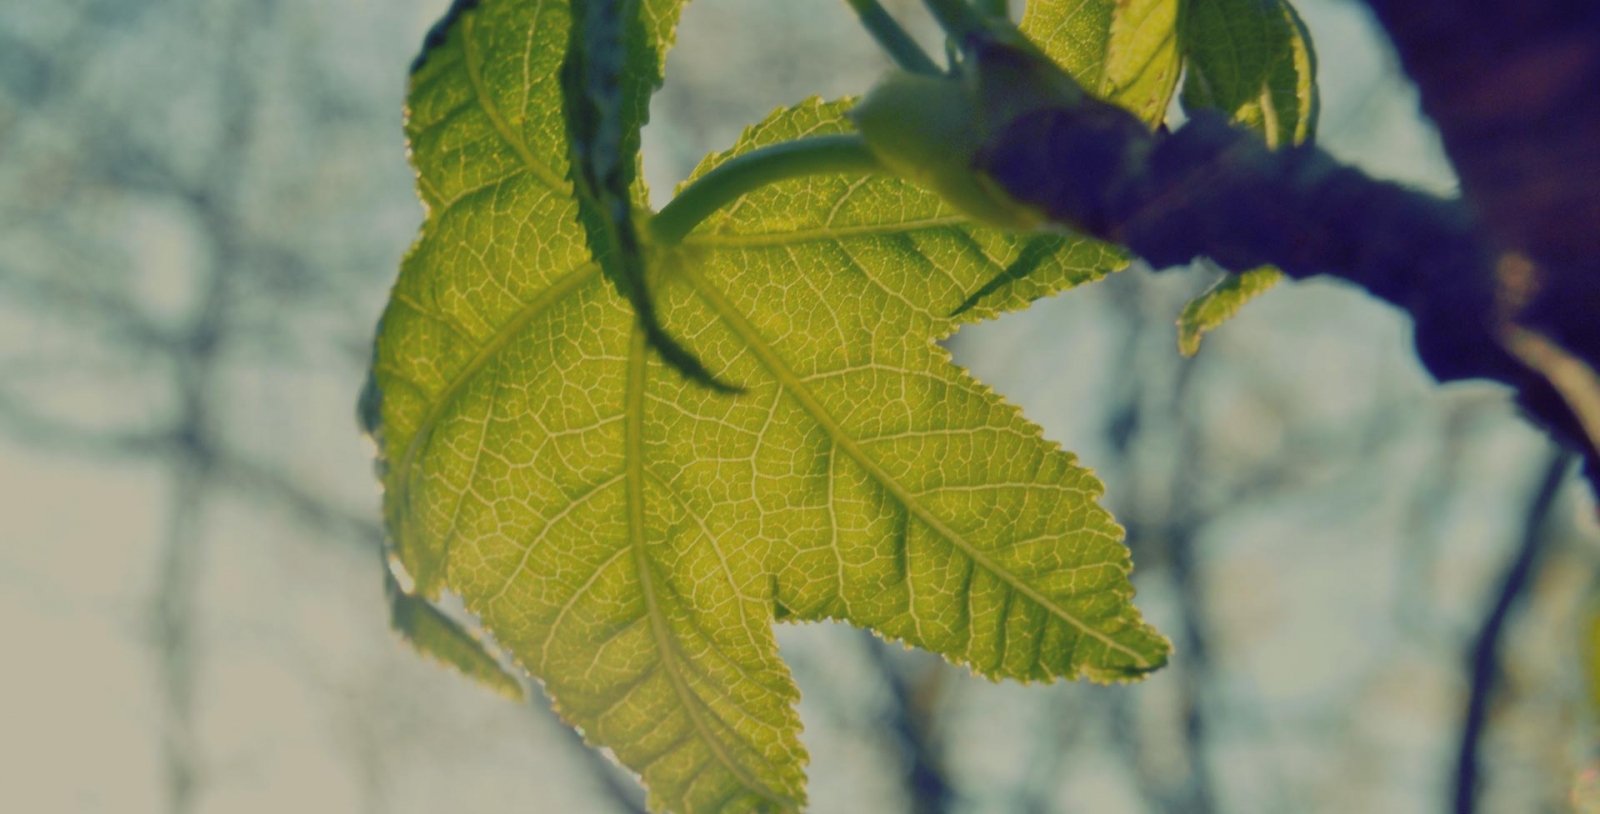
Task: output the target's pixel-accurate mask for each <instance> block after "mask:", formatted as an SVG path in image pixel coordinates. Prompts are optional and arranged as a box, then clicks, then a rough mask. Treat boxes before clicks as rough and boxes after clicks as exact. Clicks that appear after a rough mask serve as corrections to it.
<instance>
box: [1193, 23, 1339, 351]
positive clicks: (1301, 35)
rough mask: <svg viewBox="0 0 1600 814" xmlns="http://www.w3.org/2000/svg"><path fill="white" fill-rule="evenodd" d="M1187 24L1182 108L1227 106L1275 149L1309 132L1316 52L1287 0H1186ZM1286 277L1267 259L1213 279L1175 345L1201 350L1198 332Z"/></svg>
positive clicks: (1311, 129) (1313, 126) (1314, 94)
mask: <svg viewBox="0 0 1600 814" xmlns="http://www.w3.org/2000/svg"><path fill="white" fill-rule="evenodd" d="M1185 26H1186V31H1187V33H1186V35H1185V42H1186V44H1187V46H1188V50H1189V66H1188V67H1189V72H1188V75H1187V76H1188V78H1187V79H1186V80H1185V81H1184V87H1183V103H1184V106H1185V107H1187V108H1189V109H1191V110H1193V109H1196V108H1205V107H1209V108H1216V109H1218V110H1222V111H1225V112H1227V113H1228V114H1230V115H1231V116H1232V117H1233V120H1234V121H1235V122H1238V123H1240V124H1242V125H1244V126H1246V127H1249V128H1251V129H1252V130H1255V131H1256V132H1258V133H1260V134H1261V135H1262V138H1264V139H1266V142H1267V146H1269V147H1272V148H1274V149H1276V148H1278V147H1280V146H1286V145H1291V144H1302V143H1304V142H1306V141H1308V140H1310V139H1311V138H1312V137H1313V135H1314V134H1315V133H1316V127H1317V113H1318V107H1319V102H1318V97H1317V86H1316V55H1315V53H1314V52H1313V50H1312V47H1311V35H1310V33H1309V32H1307V31H1306V27H1305V24H1304V23H1303V22H1302V21H1301V20H1300V16H1299V15H1298V14H1297V13H1296V12H1295V10H1294V7H1293V6H1291V5H1290V4H1289V2H1288V0H1190V6H1189V10H1188V19H1187V21H1186V23H1185ZM1283 277H1284V275H1283V272H1281V271H1278V270H1277V269H1276V268H1272V267H1270V266H1267V267H1263V268H1258V269H1252V270H1250V271H1247V272H1244V273H1241V274H1230V275H1228V276H1226V277H1223V278H1222V279H1221V280H1219V281H1217V284H1216V285H1214V286H1212V287H1211V288H1210V289H1208V290H1206V292H1205V293H1203V294H1201V295H1200V296H1199V297H1196V298H1195V299H1194V300H1193V301H1192V302H1190V303H1189V304H1188V305H1187V306H1185V307H1184V309H1183V312H1182V314H1180V315H1179V317H1178V349H1179V351H1181V352H1182V353H1183V355H1185V356H1193V355H1195V354H1196V353H1198V352H1199V351H1200V339H1201V337H1203V336H1204V335H1205V334H1206V333H1207V332H1209V331H1211V330H1213V329H1215V328H1217V327H1220V326H1221V325H1222V324H1223V323H1225V322H1227V321H1228V320H1230V319H1232V318H1233V317H1234V315H1236V314H1238V313H1239V310H1240V309H1242V308H1244V306H1245V304H1246V303H1248V302H1250V301H1251V300H1253V299H1255V298H1256V297H1259V296H1261V295H1262V294H1264V293H1266V292H1267V291H1268V290H1270V289H1272V288H1273V287H1274V286H1276V285H1277V284H1278V282H1279V281H1281V280H1282V279H1283Z"/></svg>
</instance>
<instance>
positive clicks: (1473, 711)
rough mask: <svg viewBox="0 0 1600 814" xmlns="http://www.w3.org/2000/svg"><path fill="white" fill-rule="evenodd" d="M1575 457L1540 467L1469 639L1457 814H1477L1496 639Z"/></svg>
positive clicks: (1561, 454)
mask: <svg viewBox="0 0 1600 814" xmlns="http://www.w3.org/2000/svg"><path fill="white" fill-rule="evenodd" d="M1575 457H1576V456H1575V455H1573V454H1571V453H1569V452H1565V451H1559V450H1558V451H1556V452H1555V453H1554V454H1552V455H1551V458H1550V461H1549V463H1547V464H1546V465H1545V467H1544V472H1543V475H1542V476H1541V478H1540V480H1539V485H1538V487H1536V489H1535V490H1534V493H1533V500H1532V501H1531V502H1530V503H1529V504H1528V512H1527V516H1526V517H1525V518H1524V520H1523V526H1522V535H1521V539H1520V540H1519V541H1518V543H1517V548H1516V553H1515V555H1514V556H1513V557H1512V559H1511V561H1510V562H1509V563H1507V565H1506V570H1505V573H1504V574H1502V575H1501V578H1500V586H1499V588H1498V590H1497V591H1496V592H1495V595H1494V601H1493V602H1492V603H1490V605H1489V609H1488V613H1487V614H1486V615H1485V617H1484V619H1483V623H1482V624H1481V625H1480V626H1479V628H1478V632H1477V635H1476V636H1474V637H1473V644H1472V655H1471V658H1470V659H1468V667H1469V669H1470V670H1471V685H1472V689H1471V691H1470V693H1469V694H1468V697H1467V706H1466V710H1465V713H1464V714H1463V716H1462V717H1463V721H1462V726H1461V746H1460V750H1459V752H1458V753H1457V757H1456V770H1455V783H1454V787H1455V793H1454V800H1453V802H1454V808H1453V810H1454V811H1455V812H1456V814H1473V812H1475V811H1477V801H1478V791H1479V787H1480V786H1481V785H1482V779H1481V777H1480V775H1481V774H1482V767H1481V766H1480V763H1479V757H1478V749H1479V745H1480V744H1481V743H1482V741H1483V734H1484V730H1485V729H1486V728H1487V727H1488V723H1489V705H1490V703H1491V702H1492V701H1493V699H1494V691H1495V684H1496V682H1498V681H1499V678H1500V672H1501V664H1500V643H1501V638H1502V636H1503V635H1504V633H1505V628H1506V623H1507V621H1508V620H1509V619H1510V617H1511V613H1512V611H1513V610H1514V609H1515V608H1516V606H1517V603H1518V601H1519V600H1521V599H1522V597H1523V595H1524V593H1525V592H1526V591H1527V590H1528V587H1529V585H1530V584H1531V583H1532V582H1533V578H1534V573H1535V569H1537V568H1538V563H1539V555H1540V554H1541V552H1542V549H1543V547H1544V541H1545V538H1546V536H1547V535H1546V531H1547V529H1546V526H1547V523H1548V521H1549V519H1550V513H1551V510H1552V509H1553V508H1554V507H1555V506H1556V502H1557V498H1558V497H1560V495H1561V490H1562V487H1564V486H1565V485H1566V484H1567V481H1568V479H1569V477H1570V476H1571V473H1572V465H1573V463H1574V458H1575Z"/></svg>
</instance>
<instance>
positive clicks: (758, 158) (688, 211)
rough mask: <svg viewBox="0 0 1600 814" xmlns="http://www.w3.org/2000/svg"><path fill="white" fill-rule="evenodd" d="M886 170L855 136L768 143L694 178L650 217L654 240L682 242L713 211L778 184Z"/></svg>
mask: <svg viewBox="0 0 1600 814" xmlns="http://www.w3.org/2000/svg"><path fill="white" fill-rule="evenodd" d="M882 169H883V167H882V165H880V164H879V163H878V159H877V157H876V156H874V155H873V154H872V151H871V150H870V149H868V147H867V143H866V141H865V140H864V139H862V138H861V136H859V135H857V134H853V133H852V134H842V135H834V136H812V137H810V138H803V139H797V140H795V141H784V142H779V143H777V144H769V145H767V146H766V147H759V148H757V149H755V150H751V151H750V152H748V153H745V154H743V155H740V156H736V157H734V158H730V159H728V160H727V161H726V162H724V163H722V164H721V165H719V166H717V168H716V169H714V170H712V171H710V172H708V173H706V174H705V175H702V176H700V177H699V178H697V179H695V180H694V181H693V182H692V183H690V184H689V186H688V187H685V188H684V190H683V191H682V192H679V193H678V194H677V195H676V196H674V197H673V199H672V201H671V202H670V203H668V204H667V205H666V206H664V207H662V208H661V211H660V212H657V213H656V214H655V215H654V216H653V217H651V218H650V223H649V227H648V228H649V230H650V236H651V237H652V238H654V239H655V241H656V242H657V243H659V244H661V245H664V246H672V245H676V244H678V243H681V242H683V238H684V237H685V236H686V235H688V234H689V233H690V232H692V231H694V227H696V226H699V225H700V223H701V222H702V221H704V220H705V219H706V218H708V217H711V213H713V212H716V211H717V210H718V209H721V208H722V207H724V206H727V205H728V204H730V203H733V202H734V201H736V200H738V199H739V197H740V196H742V195H744V194H746V193H749V192H752V191H754V190H756V189H759V188H761V187H764V186H766V185H768V184H772V183H776V182H778V181H783V180H786V179H789V178H799V177H801V176H806V175H825V174H828V173H844V172H862V173H865V172H878V171H881V170H882Z"/></svg>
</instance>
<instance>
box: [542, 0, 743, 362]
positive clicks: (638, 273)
mask: <svg viewBox="0 0 1600 814" xmlns="http://www.w3.org/2000/svg"><path fill="white" fill-rule="evenodd" d="M667 10H668V11H669V12H671V14H672V15H673V17H674V18H675V15H676V12H677V10H678V5H676V4H673V5H672V6H671V7H670V8H669V9H667ZM572 15H573V25H572V29H571V32H570V34H569V37H568V47H567V58H566V62H565V63H563V65H562V66H561V95H562V100H563V105H564V108H565V110H566V122H567V135H568V138H569V147H570V151H571V172H570V176H569V177H570V179H571V181H572V185H573V192H574V194H575V196H576V197H577V200H578V220H579V222H581V223H582V224H583V227H584V231H585V232H586V233H587V234H588V238H589V248H590V250H591V251H592V252H593V254H594V257H595V259H596V261H597V262H598V263H599V264H600V268H601V269H602V270H603V271H604V272H605V274H606V276H607V277H608V278H610V280H611V281H612V283H614V284H615V285H616V286H617V290H618V291H619V292H621V293H622V296H623V297H625V298H626V299H627V300H628V302H629V304H630V305H632V306H633V311H634V314H635V315H636V316H637V317H638V319H639V326H640V329H641V330H643V331H644V334H645V338H646V340H647V341H648V344H649V345H650V347H651V349H652V350H654V351H656V352H657V353H660V354H661V357H662V358H663V359H665V360H666V362H667V363H668V364H669V365H671V366H672V367H673V368H674V369H676V370H677V371H678V372H679V373H682V374H683V375H685V376H687V377H689V378H690V379H691V380H693V381H695V382H698V383H700V384H702V385H706V386H708V387H711V388H712V389H715V390H721V391H724V392H732V391H734V390H736V389H737V388H734V387H731V386H729V385H727V384H726V383H724V382H721V381H719V380H718V379H717V378H716V377H715V376H713V375H712V373H711V371H709V370H707V369H706V368H705V365H703V364H701V362H700V360H699V359H698V358H696V357H695V355H694V354H693V353H691V352H690V351H689V350H688V349H687V348H685V347H683V346H682V345H681V344H679V342H678V341H677V340H676V339H674V338H672V336H671V334H669V333H667V331H666V330H665V329H664V328H662V327H661V323H660V320H659V319H658V318H657V317H656V311H655V301H654V298H653V297H652V295H651V292H650V286H649V282H648V280H647V279H646V276H645V266H646V262H645V257H644V246H643V242H642V240H641V239H640V235H639V232H638V228H637V225H636V224H635V223H634V220H633V209H634V202H635V200H638V201H641V202H642V201H644V200H647V198H648V196H647V195H646V194H645V192H644V190H643V187H642V186H638V185H635V183H634V181H635V178H636V177H637V171H636V170H637V165H638V160H637V159H638V155H639V139H640V130H641V128H642V127H643V126H644V121H645V118H646V117H647V116H648V114H649V103H650V94H651V93H652V92H654V91H655V89H656V88H657V87H659V86H660V83H661V73H660V71H661V65H662V61H663V54H662V50H663V48H661V47H658V46H664V45H665V42H666V40H667V39H669V38H670V37H671V35H672V29H671V27H670V25H668V26H667V27H666V28H658V29H657V30H655V31H651V30H649V29H648V28H647V26H646V24H645V19H644V15H643V14H642V13H641V8H640V4H639V3H638V2H637V0H574V2H573V3H572ZM657 22H658V23H659V22H660V21H659V20H658V21H657ZM669 22H670V21H669Z"/></svg>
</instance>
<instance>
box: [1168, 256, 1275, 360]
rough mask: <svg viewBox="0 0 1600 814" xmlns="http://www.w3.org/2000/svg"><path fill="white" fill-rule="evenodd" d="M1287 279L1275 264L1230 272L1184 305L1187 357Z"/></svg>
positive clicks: (1181, 339) (1181, 344)
mask: <svg viewBox="0 0 1600 814" xmlns="http://www.w3.org/2000/svg"><path fill="white" fill-rule="evenodd" d="M1282 279H1283V272H1281V271H1279V270H1277V269H1276V268H1273V267H1272V266H1262V267H1261V268H1258V269H1251V270H1250V271H1247V272H1245V273H1243V274H1229V275H1226V276H1224V277H1223V278H1222V279H1221V280H1218V281H1217V284H1216V285H1213V286H1212V287H1210V288H1209V289H1206V292H1205V293H1204V294H1201V295H1200V296H1198V297H1195V298H1194V299H1193V300H1190V301H1189V304H1188V305H1186V306H1184V308H1183V313H1182V314H1180V315H1179V316H1178V350H1179V351H1180V352H1181V353H1183V355H1184V356H1193V355H1195V354H1196V353H1199V352H1200V337H1201V336H1202V335H1204V334H1205V333H1206V332H1207V331H1209V330H1211V329H1212V328H1215V327H1217V326H1219V325H1221V324H1222V323H1224V322H1227V321H1228V320H1230V319H1233V317H1234V316H1235V315H1236V314H1238V313H1239V309H1241V308H1243V307H1244V304H1245V303H1247V302H1249V301H1251V300H1253V299H1255V298H1256V297H1259V296H1261V295H1262V294H1263V293H1265V292H1266V291H1267V290H1268V289H1270V288H1272V287H1273V286H1275V285H1277V284H1278V281H1279V280H1282Z"/></svg>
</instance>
